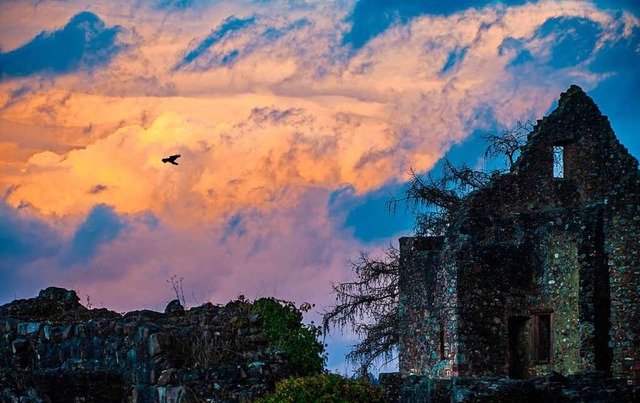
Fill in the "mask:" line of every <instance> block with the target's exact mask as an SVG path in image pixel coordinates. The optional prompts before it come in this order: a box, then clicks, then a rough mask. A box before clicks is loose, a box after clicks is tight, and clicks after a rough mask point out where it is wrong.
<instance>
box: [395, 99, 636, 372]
mask: <svg viewBox="0 0 640 403" xmlns="http://www.w3.org/2000/svg"><path fill="white" fill-rule="evenodd" d="M554 147H562V150H563V151H562V153H563V160H562V164H560V165H561V166H562V167H563V169H564V175H563V176H562V177H554V151H553V150H554ZM556 165H558V164H556ZM639 177H640V175H639V174H638V162H637V160H636V159H635V158H634V157H632V156H631V155H629V153H628V152H627V150H626V149H625V148H624V147H623V146H622V145H621V144H620V143H619V142H618V140H617V139H616V137H615V134H614V133H613V131H612V130H611V127H610V125H609V122H608V120H607V118H606V117H604V116H602V115H601V114H600V111H599V110H598V108H597V106H596V105H595V104H594V103H593V101H592V100H591V99H590V98H589V97H588V96H586V94H584V92H582V90H580V89H579V88H578V87H575V86H572V87H571V88H570V89H569V90H568V91H567V92H566V93H563V94H562V95H561V98H560V101H559V102H558V108H557V109H556V110H555V111H554V112H552V113H551V114H550V115H549V116H548V117H545V118H544V119H542V120H539V121H538V123H537V124H536V126H535V127H534V128H533V131H532V132H531V134H530V135H529V138H528V142H527V144H526V145H525V146H524V147H523V149H522V154H521V156H520V158H519V159H518V161H517V162H516V164H515V166H514V167H513V168H512V170H511V172H509V173H507V174H504V175H497V176H494V177H493V178H492V180H491V182H490V183H489V184H488V185H487V186H486V187H485V188H483V189H480V190H477V191H475V192H473V193H472V194H470V195H469V196H468V197H467V199H466V200H465V202H464V206H463V208H462V210H461V211H460V212H459V214H458V215H457V216H456V217H455V219H454V220H453V221H452V222H451V225H450V226H449V228H448V230H447V233H446V234H445V236H444V237H442V238H441V239H443V240H444V241H443V242H442V247H441V249H440V250H433V249H430V250H429V252H428V256H429V258H425V256H427V255H425V252H422V251H419V250H418V249H416V248H415V247H405V248H402V247H401V265H400V270H401V273H400V276H401V278H402V277H403V276H405V277H406V278H411V279H412V280H411V281H410V282H408V283H410V284H411V285H410V287H406V288H403V287H401V290H400V294H401V301H409V302H410V303H411V309H412V310H413V311H414V312H418V313H419V315H417V316H411V315H404V316H401V319H402V320H405V319H407V320H409V321H410V324H408V325H407V327H405V328H403V329H406V330H409V332H406V333H405V332H404V330H403V331H402V332H401V333H404V334H402V335H401V340H404V341H403V345H404V346H409V347H407V348H405V349H404V350H403V349H401V351H400V353H401V357H400V368H401V371H402V372H403V374H408V373H410V372H412V371H410V370H409V369H411V368H413V369H417V370H418V371H414V373H422V374H429V375H430V376H436V377H451V376H467V375H470V376H510V377H514V378H522V377H526V376H541V375H549V374H551V373H552V372H553V371H556V372H559V373H562V374H564V375H570V374H575V373H577V372H580V371H585V370H589V371H595V370H598V371H604V372H607V373H609V372H612V373H613V374H614V375H615V376H616V377H622V378H626V379H630V380H633V379H636V380H637V377H638V371H639V370H640V357H639V354H638V350H639V348H640V331H639V330H640V329H639V325H638V324H639V323H640V320H639V319H640V317H639V311H640V297H639V294H640V276H638V267H640V204H639V201H640V197H639V196H638V195H639V194H640V186H639V181H638V178H639ZM421 242H426V241H423V240H420V239H408V238H403V241H402V243H401V246H402V245H418V244H420V243H421ZM411 265H418V266H416V267H413V266H411ZM425 266H428V267H425ZM403 272H406V273H403ZM409 273H411V274H409ZM415 273H429V276H428V278H426V279H422V280H420V278H419V277H415ZM433 278H435V279H436V282H435V285H434V284H432V283H431V281H433V280H432V279H433ZM417 281H423V284H424V287H422V288H421V286H420V285H419V283H417ZM407 293H408V295H407ZM405 308H406V307H403V308H402V309H405ZM425 312H426V313H425ZM401 315H402V313H401ZM546 320H549V323H550V326H549V328H550V329H551V330H550V331H549V334H550V338H551V341H550V343H549V345H550V346H551V351H550V353H549V354H548V355H547V356H548V358H546V359H541V358H540V357H539V356H536V354H535V352H536V351H538V350H540V349H544V345H537V344H536V343H538V342H540V340H542V339H541V338H540V337H536V336H535V335H536V332H538V333H539V332H541V331H544V328H543V327H540V326H542V325H541V323H542V324H544V323H546V322H545V321H546ZM421 321H422V323H421ZM408 323H409V322H408ZM439 323H442V324H443V325H442V327H438V326H437V324H439ZM545 326H546V325H545ZM441 329H444V332H441ZM412 335H419V337H416V338H414V339H411V337H413V336H412ZM442 336H444V337H442ZM442 339H444V346H442V343H440V342H439V341H440V340H442ZM543 344H544V343H543ZM536 349H537V350H536ZM443 350H444V354H440V352H441V351H443ZM434 357H440V359H439V360H437V359H434ZM420 371H421V372H420Z"/></svg>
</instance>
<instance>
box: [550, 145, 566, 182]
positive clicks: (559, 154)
mask: <svg viewBox="0 0 640 403" xmlns="http://www.w3.org/2000/svg"><path fill="white" fill-rule="evenodd" d="M553 177H554V178H560V179H561V178H564V147H563V146H553Z"/></svg>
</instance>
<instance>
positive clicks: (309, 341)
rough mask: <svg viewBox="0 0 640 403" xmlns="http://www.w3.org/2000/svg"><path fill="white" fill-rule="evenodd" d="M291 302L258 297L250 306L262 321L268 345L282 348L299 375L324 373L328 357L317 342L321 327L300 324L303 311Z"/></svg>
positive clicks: (304, 306) (322, 345) (303, 308)
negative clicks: (269, 343)
mask: <svg viewBox="0 0 640 403" xmlns="http://www.w3.org/2000/svg"><path fill="white" fill-rule="evenodd" d="M308 309H310V305H309V304H303V305H302V306H301V308H300V309H298V308H296V306H295V304H294V303H293V302H289V301H282V300H277V299H275V298H260V299H258V300H256V301H255V302H254V303H253V310H254V311H255V312H256V313H258V314H260V315H261V316H262V318H263V321H264V324H263V328H264V330H265V333H266V334H267V337H268V338H269V341H270V342H271V344H273V345H275V346H277V347H279V348H281V349H282V350H283V351H284V352H286V353H287V354H288V355H289V359H290V360H291V363H292V364H293V366H294V368H295V372H296V373H297V374H298V375H309V374H319V373H321V372H322V371H323V370H324V364H325V362H326V359H327V355H326V353H325V351H324V347H325V346H324V344H323V343H321V342H320V341H318V338H319V337H320V335H321V331H320V327H319V326H314V325H313V324H311V325H305V324H303V323H302V310H308Z"/></svg>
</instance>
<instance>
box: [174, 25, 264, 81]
mask: <svg viewBox="0 0 640 403" xmlns="http://www.w3.org/2000/svg"><path fill="white" fill-rule="evenodd" d="M254 23H255V17H250V18H236V17H234V16H231V17H228V18H227V19H225V20H224V21H223V22H222V23H221V24H220V25H219V26H218V28H216V29H215V30H213V31H211V33H210V34H209V35H207V37H206V38H204V39H203V40H202V41H200V42H198V43H196V44H195V46H194V48H193V49H192V50H189V51H187V52H186V54H185V55H184V57H183V58H182V60H180V62H179V63H178V64H177V65H176V67H175V68H176V70H178V69H181V68H183V67H185V66H187V65H189V64H192V63H194V62H196V61H197V59H202V58H204V56H205V55H207V53H209V54H208V55H207V56H208V57H207V59H208V60H207V61H205V62H204V63H201V64H202V65H204V66H203V67H206V66H207V65H210V64H211V63H214V62H217V61H219V59H220V58H221V57H222V58H224V57H228V55H229V54H227V55H224V56H220V55H219V54H214V55H212V54H210V52H209V49H210V48H211V47H212V46H214V45H215V44H216V43H218V42H219V41H221V40H223V39H226V38H230V37H232V36H233V34H234V32H237V31H240V30H242V29H243V28H246V27H248V26H251V25H252V24H254ZM234 51H235V52H237V50H235V49H234V50H232V51H231V52H234Z"/></svg>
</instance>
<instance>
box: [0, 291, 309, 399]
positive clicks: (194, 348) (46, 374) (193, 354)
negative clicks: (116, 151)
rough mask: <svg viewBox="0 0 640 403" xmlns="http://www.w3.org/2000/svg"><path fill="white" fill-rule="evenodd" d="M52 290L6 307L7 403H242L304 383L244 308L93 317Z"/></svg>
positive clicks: (2, 328)
mask: <svg viewBox="0 0 640 403" xmlns="http://www.w3.org/2000/svg"><path fill="white" fill-rule="evenodd" d="M79 300H80V299H79V298H78V296H77V295H76V292H75V291H72V290H65V289H63V288H56V287H49V288H47V289H45V290H42V291H40V294H39V295H38V296H37V297H35V298H30V299H24V300H16V301H13V302H11V303H9V304H6V305H3V306H0V402H33V403H36V402H144V403H146V402H159V403H179V402H183V403H184V402H205V401H215V402H243V401H247V402H248V401H254V400H255V399H256V398H259V397H264V396H265V395H267V394H268V393H270V392H272V391H273V390H274V389H275V384H276V383H277V382H278V381H280V380H282V379H284V378H288V377H290V376H292V375H304V374H303V373H301V370H300V368H297V367H296V366H295V365H293V364H292V362H291V360H290V359H289V357H288V356H287V354H286V353H285V352H283V351H282V350H281V349H279V348H277V347H276V346H274V345H272V344H271V343H270V342H269V338H268V336H267V334H266V333H265V329H264V327H263V319H262V317H261V316H260V315H259V314H256V313H255V312H252V309H251V304H250V303H248V302H247V301H246V300H237V301H231V302H229V303H227V304H226V305H213V304H211V303H206V304H203V305H201V306H199V307H194V308H191V309H189V310H185V309H184V307H183V306H182V305H181V304H180V303H179V301H178V300H174V301H172V302H170V303H169V305H168V306H167V309H166V310H165V312H164V313H160V312H154V311H150V310H141V311H132V312H128V313H125V314H120V313H117V312H114V311H110V310H107V309H105V308H101V309H88V308H86V307H84V306H83V305H81V304H80V302H79Z"/></svg>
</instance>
